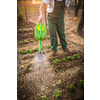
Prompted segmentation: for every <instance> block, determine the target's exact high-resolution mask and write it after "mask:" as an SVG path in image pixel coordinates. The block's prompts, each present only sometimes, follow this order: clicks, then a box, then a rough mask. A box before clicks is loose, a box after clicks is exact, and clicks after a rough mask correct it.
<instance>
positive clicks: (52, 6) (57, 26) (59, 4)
mask: <svg viewBox="0 0 100 100" xmlns="http://www.w3.org/2000/svg"><path fill="white" fill-rule="evenodd" d="M47 5H48V7H47ZM46 7H47V12H48V16H47V19H48V28H49V33H50V41H51V49H52V52H51V55H52V56H55V55H57V46H58V41H57V34H56V31H57V32H58V36H59V39H60V43H61V47H62V49H63V51H64V52H69V50H68V48H67V42H66V37H65V29H64V14H65V11H66V9H67V7H69V0H44V1H43V2H42V4H41V6H40V16H39V23H40V21H41V20H42V22H43V23H44V20H45V8H46Z"/></svg>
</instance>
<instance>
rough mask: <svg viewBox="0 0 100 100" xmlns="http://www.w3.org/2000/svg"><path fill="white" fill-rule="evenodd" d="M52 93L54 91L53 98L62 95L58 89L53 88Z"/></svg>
mask: <svg viewBox="0 0 100 100" xmlns="http://www.w3.org/2000/svg"><path fill="white" fill-rule="evenodd" d="M53 93H54V95H53V96H54V98H55V99H57V98H59V97H62V92H61V91H60V90H58V89H55V90H54V92H53Z"/></svg>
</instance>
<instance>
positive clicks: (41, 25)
mask: <svg viewBox="0 0 100 100" xmlns="http://www.w3.org/2000/svg"><path fill="white" fill-rule="evenodd" d="M41 33H42V20H41V21H40V38H41Z"/></svg>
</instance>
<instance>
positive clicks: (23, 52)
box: [19, 50, 27, 54]
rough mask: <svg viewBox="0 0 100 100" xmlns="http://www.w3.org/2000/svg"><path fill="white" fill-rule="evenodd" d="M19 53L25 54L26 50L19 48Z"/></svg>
mask: <svg viewBox="0 0 100 100" xmlns="http://www.w3.org/2000/svg"><path fill="white" fill-rule="evenodd" d="M19 53H20V54H26V53H27V52H26V51H22V50H20V51H19Z"/></svg>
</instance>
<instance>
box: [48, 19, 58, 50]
mask: <svg viewBox="0 0 100 100" xmlns="http://www.w3.org/2000/svg"><path fill="white" fill-rule="evenodd" d="M48 28H49V33H50V41H51V49H52V51H57V46H58V41H57V34H56V21H54V20H50V19H48Z"/></svg>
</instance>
